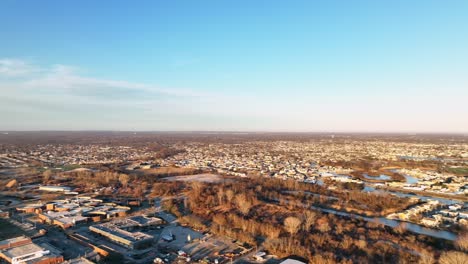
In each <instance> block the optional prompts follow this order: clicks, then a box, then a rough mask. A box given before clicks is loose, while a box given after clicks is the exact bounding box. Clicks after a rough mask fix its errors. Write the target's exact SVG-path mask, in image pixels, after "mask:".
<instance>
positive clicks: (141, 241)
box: [89, 223, 153, 249]
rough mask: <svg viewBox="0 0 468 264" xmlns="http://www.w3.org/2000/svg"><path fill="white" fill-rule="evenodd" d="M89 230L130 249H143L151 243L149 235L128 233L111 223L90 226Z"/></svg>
mask: <svg viewBox="0 0 468 264" xmlns="http://www.w3.org/2000/svg"><path fill="white" fill-rule="evenodd" d="M89 230H91V231H92V232H94V233H97V234H100V235H102V236H104V237H106V238H107V239H109V240H111V241H113V242H115V243H117V244H120V245H123V246H125V247H127V248H130V249H138V248H143V247H145V246H148V245H151V243H152V242H153V236H151V235H148V234H145V233H142V232H129V231H126V230H123V229H121V228H119V227H118V226H115V225H113V224H112V223H106V224H101V225H95V226H91V227H89Z"/></svg>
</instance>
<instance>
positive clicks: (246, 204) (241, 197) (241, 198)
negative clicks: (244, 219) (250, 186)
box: [235, 193, 252, 215]
mask: <svg viewBox="0 0 468 264" xmlns="http://www.w3.org/2000/svg"><path fill="white" fill-rule="evenodd" d="M235 199H236V204H237V208H238V209H239V211H240V212H241V213H242V214H243V215H247V214H248V213H249V212H250V208H251V207H252V203H251V202H250V201H249V200H248V199H247V196H245V194H243V193H240V194H238V195H236V198H235Z"/></svg>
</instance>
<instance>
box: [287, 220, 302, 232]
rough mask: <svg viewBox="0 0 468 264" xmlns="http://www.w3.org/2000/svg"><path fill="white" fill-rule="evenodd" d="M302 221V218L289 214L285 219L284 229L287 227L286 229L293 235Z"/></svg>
mask: <svg viewBox="0 0 468 264" xmlns="http://www.w3.org/2000/svg"><path fill="white" fill-rule="evenodd" d="M301 223H302V221H301V219H299V218H297V217H294V216H289V217H287V218H286V219H284V229H286V231H288V232H289V233H290V234H291V236H292V235H294V234H296V233H297V231H299V228H300V226H301Z"/></svg>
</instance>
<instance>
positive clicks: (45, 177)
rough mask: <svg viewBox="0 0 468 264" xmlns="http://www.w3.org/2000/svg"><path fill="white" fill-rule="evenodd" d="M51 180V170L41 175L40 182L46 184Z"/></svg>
mask: <svg viewBox="0 0 468 264" xmlns="http://www.w3.org/2000/svg"><path fill="white" fill-rule="evenodd" d="M51 178H52V171H51V170H46V171H44V172H43V173H42V182H43V183H47V182H49V181H50V179H51Z"/></svg>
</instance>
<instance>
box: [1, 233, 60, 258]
mask: <svg viewBox="0 0 468 264" xmlns="http://www.w3.org/2000/svg"><path fill="white" fill-rule="evenodd" d="M53 251H55V250H54V249H51V248H48V247H47V246H46V245H41V246H39V245H37V244H35V243H33V242H32V241H31V239H30V238H28V237H25V236H20V237H16V238H12V239H7V240H4V241H0V258H2V259H4V260H5V261H7V262H8V263H12V264H20V263H37V264H55V263H61V262H63V256H61V255H60V254H57V252H53Z"/></svg>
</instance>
